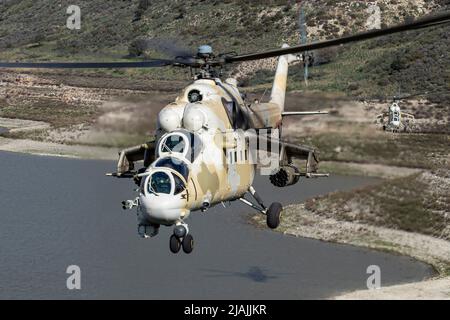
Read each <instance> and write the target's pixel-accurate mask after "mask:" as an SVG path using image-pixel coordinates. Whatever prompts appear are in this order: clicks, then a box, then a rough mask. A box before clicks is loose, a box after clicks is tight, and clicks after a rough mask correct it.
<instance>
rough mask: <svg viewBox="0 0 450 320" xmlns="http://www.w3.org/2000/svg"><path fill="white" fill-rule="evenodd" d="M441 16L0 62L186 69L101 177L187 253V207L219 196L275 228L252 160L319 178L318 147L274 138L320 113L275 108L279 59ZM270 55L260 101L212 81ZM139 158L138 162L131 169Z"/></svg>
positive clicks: (294, 176)
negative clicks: (142, 138)
mask: <svg viewBox="0 0 450 320" xmlns="http://www.w3.org/2000/svg"><path fill="white" fill-rule="evenodd" d="M449 22H450V12H445V13H443V14H440V15H435V16H431V17H426V18H423V19H419V20H416V21H414V22H410V23H407V24H401V25H397V26H394V27H390V28H386V29H381V30H371V31H367V32H363V33H359V34H356V35H352V36H346V37H342V38H338V39H333V40H326V41H321V42H316V43H311V44H302V45H298V46H293V47H289V46H288V45H283V47H282V48H279V49H274V50H270V51H264V52H257V53H251V54H243V55H239V54H235V53H224V54H218V55H216V54H214V52H213V50H212V48H211V47H210V46H208V45H204V46H201V47H199V49H198V52H197V54H195V55H194V56H181V57H176V58H175V59H153V60H147V61H138V62H99V63H95V62H94V63H93V62H89V63H83V62H81V63H80V62H77V63H71V62H36V63H23V62H15V63H11V62H0V68H150V67H164V66H176V67H185V68H189V69H190V70H191V72H192V74H193V78H194V81H193V83H192V84H191V85H189V86H188V87H186V88H185V89H184V90H182V92H181V93H180V95H179V96H178V97H177V99H176V100H175V101H174V102H172V103H170V104H169V105H167V106H166V107H165V108H164V109H162V111H161V112H160V113H159V115H158V120H157V124H158V125H157V130H156V132H155V135H154V137H152V138H151V140H150V141H149V142H148V143H146V144H143V145H138V146H136V147H131V148H128V149H125V150H122V151H121V152H120V154H119V161H118V165H117V172H115V173H111V174H109V175H110V176H113V177H118V178H131V179H134V181H135V183H136V184H137V185H138V186H139V188H138V189H137V190H136V191H137V196H136V197H135V198H134V199H131V200H126V201H123V202H122V206H123V208H124V209H136V210H137V216H138V233H139V235H140V236H142V237H144V238H148V237H153V236H156V235H157V234H158V231H159V228H160V226H161V225H164V226H168V227H173V234H172V235H171V237H170V241H169V244H170V245H169V247H170V251H171V252H173V253H178V252H179V251H180V250H181V248H182V249H183V251H184V252H185V253H191V252H192V250H193V247H194V240H193V236H192V233H191V232H190V230H189V227H188V224H187V223H186V220H187V218H188V217H189V215H190V214H191V213H192V212H194V211H202V212H205V211H207V210H208V209H209V208H211V207H212V206H215V205H217V204H220V203H225V202H231V201H236V200H239V201H241V202H243V203H245V204H246V205H248V206H250V207H251V208H253V209H255V210H257V211H258V212H259V213H261V214H264V215H265V216H266V220H267V225H268V227H269V228H272V229H274V228H277V227H278V226H279V224H280V215H281V213H282V210H283V208H282V205H281V204H280V203H278V202H273V203H272V204H270V205H269V206H266V205H265V203H264V201H263V200H262V199H261V197H260V196H259V195H258V193H257V192H256V190H255V188H254V187H253V185H252V184H253V179H254V176H255V173H256V169H257V168H258V167H259V168H260V171H261V173H262V174H265V175H268V176H269V177H270V181H271V183H273V184H274V185H275V186H277V187H287V186H290V185H293V184H295V183H297V182H298V181H299V179H300V177H306V178H313V177H322V176H327V175H323V174H318V173H317V170H318V163H319V159H318V154H317V150H315V149H314V148H312V147H308V146H303V145H295V144H292V143H288V142H286V141H284V140H283V138H282V124H283V118H285V117H288V116H303V115H310V114H326V112H324V111H318V112H300V111H299V112H285V111H284V102H285V93H286V85H287V76H288V66H289V63H291V62H293V61H295V60H297V59H299V57H298V56H297V54H301V53H304V52H308V51H311V50H317V49H322V48H327V47H331V46H337V45H341V44H345V43H351V42H356V41H362V40H366V39H372V38H376V37H380V36H384V35H389V34H394V33H398V32H403V31H408V30H414V29H421V28H427V27H430V26H436V25H441V24H446V23H449ZM271 57H279V60H278V66H277V69H276V72H275V78H274V82H273V86H272V91H271V95H270V100H269V102H260V101H253V102H248V101H246V99H245V97H244V95H242V94H241V93H240V91H239V89H238V86H237V81H236V80H235V79H232V78H230V79H226V80H224V81H222V80H221V79H220V75H221V70H222V68H223V67H224V66H225V65H227V64H231V63H239V62H243V61H251V60H258V59H265V58H271ZM294 158H299V159H303V160H304V161H305V167H304V168H303V169H304V170H301V169H300V168H298V167H296V166H294V164H293V159H294ZM140 161H143V166H142V168H139V169H136V164H137V163H138V162H140ZM249 198H250V199H249Z"/></svg>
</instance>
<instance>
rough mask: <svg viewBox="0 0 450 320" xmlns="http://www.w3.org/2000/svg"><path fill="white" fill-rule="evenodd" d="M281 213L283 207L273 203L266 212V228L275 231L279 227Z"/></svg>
mask: <svg viewBox="0 0 450 320" xmlns="http://www.w3.org/2000/svg"><path fill="white" fill-rule="evenodd" d="M281 211H283V206H282V205H281V204H280V203H278V202H274V203H272V204H271V205H270V207H269V209H268V210H267V226H268V227H269V228H270V229H276V228H278V226H279V225H280V216H281Z"/></svg>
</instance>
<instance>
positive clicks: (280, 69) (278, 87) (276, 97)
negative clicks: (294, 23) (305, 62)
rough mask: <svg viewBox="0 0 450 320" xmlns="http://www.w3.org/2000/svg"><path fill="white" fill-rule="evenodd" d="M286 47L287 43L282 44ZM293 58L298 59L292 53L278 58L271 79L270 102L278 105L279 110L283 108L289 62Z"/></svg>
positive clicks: (293, 59)
mask: <svg viewBox="0 0 450 320" xmlns="http://www.w3.org/2000/svg"><path fill="white" fill-rule="evenodd" d="M287 47H289V45H287V44H284V45H283V48H287ZM295 60H298V57H296V56H294V55H292V54H289V55H284V56H281V57H279V58H278V66H277V71H276V73H275V79H274V81H273V87H272V93H271V95H270V102H271V103H275V104H276V105H278V107H279V108H280V110H281V111H283V110H284V100H285V97H286V86H287V76H288V68H289V63H290V62H293V61H295Z"/></svg>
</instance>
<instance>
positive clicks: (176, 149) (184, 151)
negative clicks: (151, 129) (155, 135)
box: [156, 130, 202, 162]
mask: <svg viewBox="0 0 450 320" xmlns="http://www.w3.org/2000/svg"><path fill="white" fill-rule="evenodd" d="M201 149H202V142H201V140H200V138H199V137H198V136H197V135H195V134H194V133H192V132H189V131H184V130H180V131H175V132H171V133H168V134H166V135H164V136H163V137H162V138H161V139H160V140H159V143H158V147H157V149H156V150H157V154H156V157H157V158H158V157H162V158H163V157H170V156H172V155H175V156H177V157H182V158H184V159H186V160H187V161H189V162H194V160H195V158H196V157H197V156H198V155H199V153H200V152H201Z"/></svg>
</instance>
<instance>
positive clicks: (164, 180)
mask: <svg viewBox="0 0 450 320" xmlns="http://www.w3.org/2000/svg"><path fill="white" fill-rule="evenodd" d="M171 188H172V184H171V181H170V177H169V176H168V175H167V173H164V172H156V173H154V174H152V176H151V180H150V182H149V184H148V192H150V193H165V194H170V191H171Z"/></svg>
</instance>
